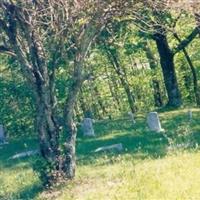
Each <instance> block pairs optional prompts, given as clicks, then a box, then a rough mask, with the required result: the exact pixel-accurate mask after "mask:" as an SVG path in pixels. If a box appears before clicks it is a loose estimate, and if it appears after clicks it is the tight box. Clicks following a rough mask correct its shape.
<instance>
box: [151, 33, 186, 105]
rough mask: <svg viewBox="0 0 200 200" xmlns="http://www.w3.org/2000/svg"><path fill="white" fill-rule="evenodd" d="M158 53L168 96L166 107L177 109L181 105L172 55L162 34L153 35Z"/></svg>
mask: <svg viewBox="0 0 200 200" xmlns="http://www.w3.org/2000/svg"><path fill="white" fill-rule="evenodd" d="M154 39H155V41H156V45H157V48H158V53H159V55H160V64H161V67H162V71H163V76H164V82H165V87H166V90H167V94H168V103H167V106H171V107H179V106H180V105H181V104H182V100H181V94H180V91H179V88H178V83H177V77H176V72H175V66H174V54H173V53H172V51H171V49H170V47H169V44H168V41H167V37H166V35H165V33H164V31H163V33H160V32H158V33H156V34H155V35H154Z"/></svg>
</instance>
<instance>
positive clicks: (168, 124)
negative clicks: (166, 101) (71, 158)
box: [0, 109, 200, 200]
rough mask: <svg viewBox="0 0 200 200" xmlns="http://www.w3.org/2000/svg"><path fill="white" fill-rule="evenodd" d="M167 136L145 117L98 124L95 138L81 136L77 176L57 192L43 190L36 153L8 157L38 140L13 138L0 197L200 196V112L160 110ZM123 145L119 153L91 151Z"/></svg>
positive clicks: (3, 163) (153, 199) (3, 158)
mask: <svg viewBox="0 0 200 200" xmlns="http://www.w3.org/2000/svg"><path fill="white" fill-rule="evenodd" d="M160 118H161V122H162V126H163V128H164V129H165V130H166V131H165V133H164V134H161V133H155V132H150V131H149V130H148V128H147V127H146V125H145V118H144V116H142V115H138V117H137V120H136V121H137V124H136V125H132V124H131V122H130V121H129V120H127V119H116V120H112V121H109V120H105V121H101V122H97V123H96V124H95V132H96V137H95V138H83V137H82V136H81V132H80V131H79V133H78V139H77V165H78V166H77V174H76V178H75V179H74V180H73V181H72V182H70V183H67V184H66V185H63V186H62V187H61V186H60V187H58V188H56V189H54V190H53V191H42V187H41V184H40V181H39V180H38V178H37V176H36V174H34V172H33V171H32V169H31V165H32V163H33V162H34V159H35V157H32V158H26V159H18V160H9V159H8V158H9V157H10V156H12V155H13V154H15V153H16V152H21V151H23V150H24V149H34V148H36V147H37V142H36V140H35V139H32V138H27V139H23V140H22V139H18V140H17V139H15V140H14V139H13V140H11V142H10V144H8V145H6V146H4V147H3V148H2V147H0V148H1V149H0V199H6V200H7V199H12V200H15V199H23V200H28V199H35V200H36V199H37V200H39V199H41V200H43V199H44V200H45V199H53V200H73V199H74V200H75V199H76V200H78V199H80V200H90V199H91V200H93V199H97V200H101V199H102V200H107V199H108V200H115V199H125V200H126V199H127V200H129V199H136V200H140V199H141V200H145V199H146V200H162V199H166V200H171V199H176V200H177V199H180V200H183V199H185V200H188V199H194V200H196V199H199V198H200V190H199V185H200V151H199V144H200V124H199V122H200V110H199V109H193V120H192V121H191V122H190V121H189V120H188V117H187V110H177V111H168V112H162V113H161V114H160ZM115 143H122V144H123V146H124V148H125V150H124V151H123V152H122V153H121V154H114V153H113V154H112V153H107V154H105V153H99V154H96V153H94V152H93V151H94V150H95V149H96V148H98V147H100V146H103V145H110V144H115Z"/></svg>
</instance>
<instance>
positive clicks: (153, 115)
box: [147, 112, 164, 132]
mask: <svg viewBox="0 0 200 200" xmlns="http://www.w3.org/2000/svg"><path fill="white" fill-rule="evenodd" d="M147 124H148V127H149V129H150V130H151V131H156V132H162V131H164V129H162V128H161V124H160V119H159V116H158V113H157V112H150V113H149V114H148V116H147Z"/></svg>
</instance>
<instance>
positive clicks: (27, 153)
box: [10, 150, 39, 160]
mask: <svg viewBox="0 0 200 200" xmlns="http://www.w3.org/2000/svg"><path fill="white" fill-rule="evenodd" d="M37 154H39V150H31V151H25V152H22V153H17V154H15V155H14V156H12V157H10V159H13V160H14V159H17V158H25V157H29V156H34V155H37Z"/></svg>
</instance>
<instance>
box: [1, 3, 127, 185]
mask: <svg viewBox="0 0 200 200" xmlns="http://www.w3.org/2000/svg"><path fill="white" fill-rule="evenodd" d="M122 6H123V7H126V6H127V7H128V2H122V1H114V2H112V3H111V4H110V2H103V1H93V2H91V1H70V0H69V1H65V0H58V1H57V0H47V1H44V2H42V1H39V0H35V1H28V0H25V1H21V0H16V1H11V0H8V1H4V0H3V1H1V2H0V31H1V38H0V39H1V46H0V51H1V52H3V53H6V54H8V55H10V56H13V57H14V58H15V59H16V60H17V61H18V63H19V67H20V69H21V71H22V73H23V75H24V77H25V78H26V79H27V82H28V84H29V86H30V88H31V89H32V90H33V93H34V97H35V107H36V114H37V116H36V130H37V132H38V136H39V143H40V151H41V155H42V157H43V158H44V160H45V168H44V171H43V175H44V180H45V181H46V182H47V183H50V182H54V181H57V178H58V177H60V175H62V176H63V177H64V178H67V179H71V178H73V177H74V175H75V140H76V126H75V124H74V121H73V110H74V106H75V102H76V99H77V95H78V93H79V90H80V88H81V86H82V83H83V82H84V80H85V79H86V77H87V74H84V70H83V68H84V61H85V58H86V56H87V54H88V50H89V47H90V45H91V43H92V41H93V40H94V38H95V37H96V35H97V34H98V33H99V32H100V31H101V29H102V27H103V26H104V25H105V24H106V23H107V22H108V21H109V20H110V19H111V18H112V17H113V16H114V15H115V14H119V13H121V11H122ZM67 55H68V56H67ZM70 61H73V62H70ZM63 65H65V66H66V65H68V67H69V68H70V70H69V71H70V72H71V73H70V75H69V82H70V84H69V86H68V88H67V89H68V93H67V96H66V99H65V103H64V105H63V108H62V110H63V116H62V118H63V120H61V121H62V122H63V123H62V124H60V123H58V119H57V115H58V105H57V96H56V90H55V80H56V72H57V69H58V68H59V67H62V66H63ZM61 135H62V139H63V140H62V141H64V142H62V143H60V141H61V140H60V138H61ZM46 166H48V167H49V168H50V169H51V170H50V173H48V171H47V170H46Z"/></svg>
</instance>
